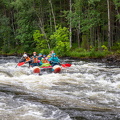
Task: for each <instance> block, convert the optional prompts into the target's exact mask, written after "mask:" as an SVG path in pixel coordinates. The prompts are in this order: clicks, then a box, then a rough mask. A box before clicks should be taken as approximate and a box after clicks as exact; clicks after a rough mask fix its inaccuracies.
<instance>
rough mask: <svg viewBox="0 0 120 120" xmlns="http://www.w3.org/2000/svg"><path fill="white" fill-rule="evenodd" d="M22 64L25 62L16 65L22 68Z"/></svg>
mask: <svg viewBox="0 0 120 120" xmlns="http://www.w3.org/2000/svg"><path fill="white" fill-rule="evenodd" d="M24 64H25V62H20V63H18V64H17V66H22V65H24Z"/></svg>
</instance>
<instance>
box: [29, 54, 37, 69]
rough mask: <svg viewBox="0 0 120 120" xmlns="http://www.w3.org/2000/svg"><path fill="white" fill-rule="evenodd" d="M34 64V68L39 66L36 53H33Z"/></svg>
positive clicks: (32, 64)
mask: <svg viewBox="0 0 120 120" xmlns="http://www.w3.org/2000/svg"><path fill="white" fill-rule="evenodd" d="M31 59H32V63H31V64H30V65H31V66H32V67H33V66H38V57H37V54H36V52H33V56H32V58H31Z"/></svg>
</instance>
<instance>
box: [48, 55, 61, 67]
mask: <svg viewBox="0 0 120 120" xmlns="http://www.w3.org/2000/svg"><path fill="white" fill-rule="evenodd" d="M49 61H50V64H51V65H52V66H55V65H59V64H60V59H59V58H58V57H57V56H56V54H55V53H53V54H52V57H51V58H50V59H49Z"/></svg>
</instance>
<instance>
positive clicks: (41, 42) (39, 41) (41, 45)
mask: <svg viewBox="0 0 120 120" xmlns="http://www.w3.org/2000/svg"><path fill="white" fill-rule="evenodd" d="M33 39H34V41H35V42H36V45H37V49H45V48H46V49H47V43H46V40H45V39H44V35H43V34H41V33H40V31H39V30H35V31H34V33H33Z"/></svg>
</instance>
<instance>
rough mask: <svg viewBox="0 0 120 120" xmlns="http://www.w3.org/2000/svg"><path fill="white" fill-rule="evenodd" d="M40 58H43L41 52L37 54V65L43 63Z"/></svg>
mask: <svg viewBox="0 0 120 120" xmlns="http://www.w3.org/2000/svg"><path fill="white" fill-rule="evenodd" d="M42 58H43V56H42V54H41V53H39V55H38V65H39V66H41V65H42V64H43V63H42V61H41V60H42Z"/></svg>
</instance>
